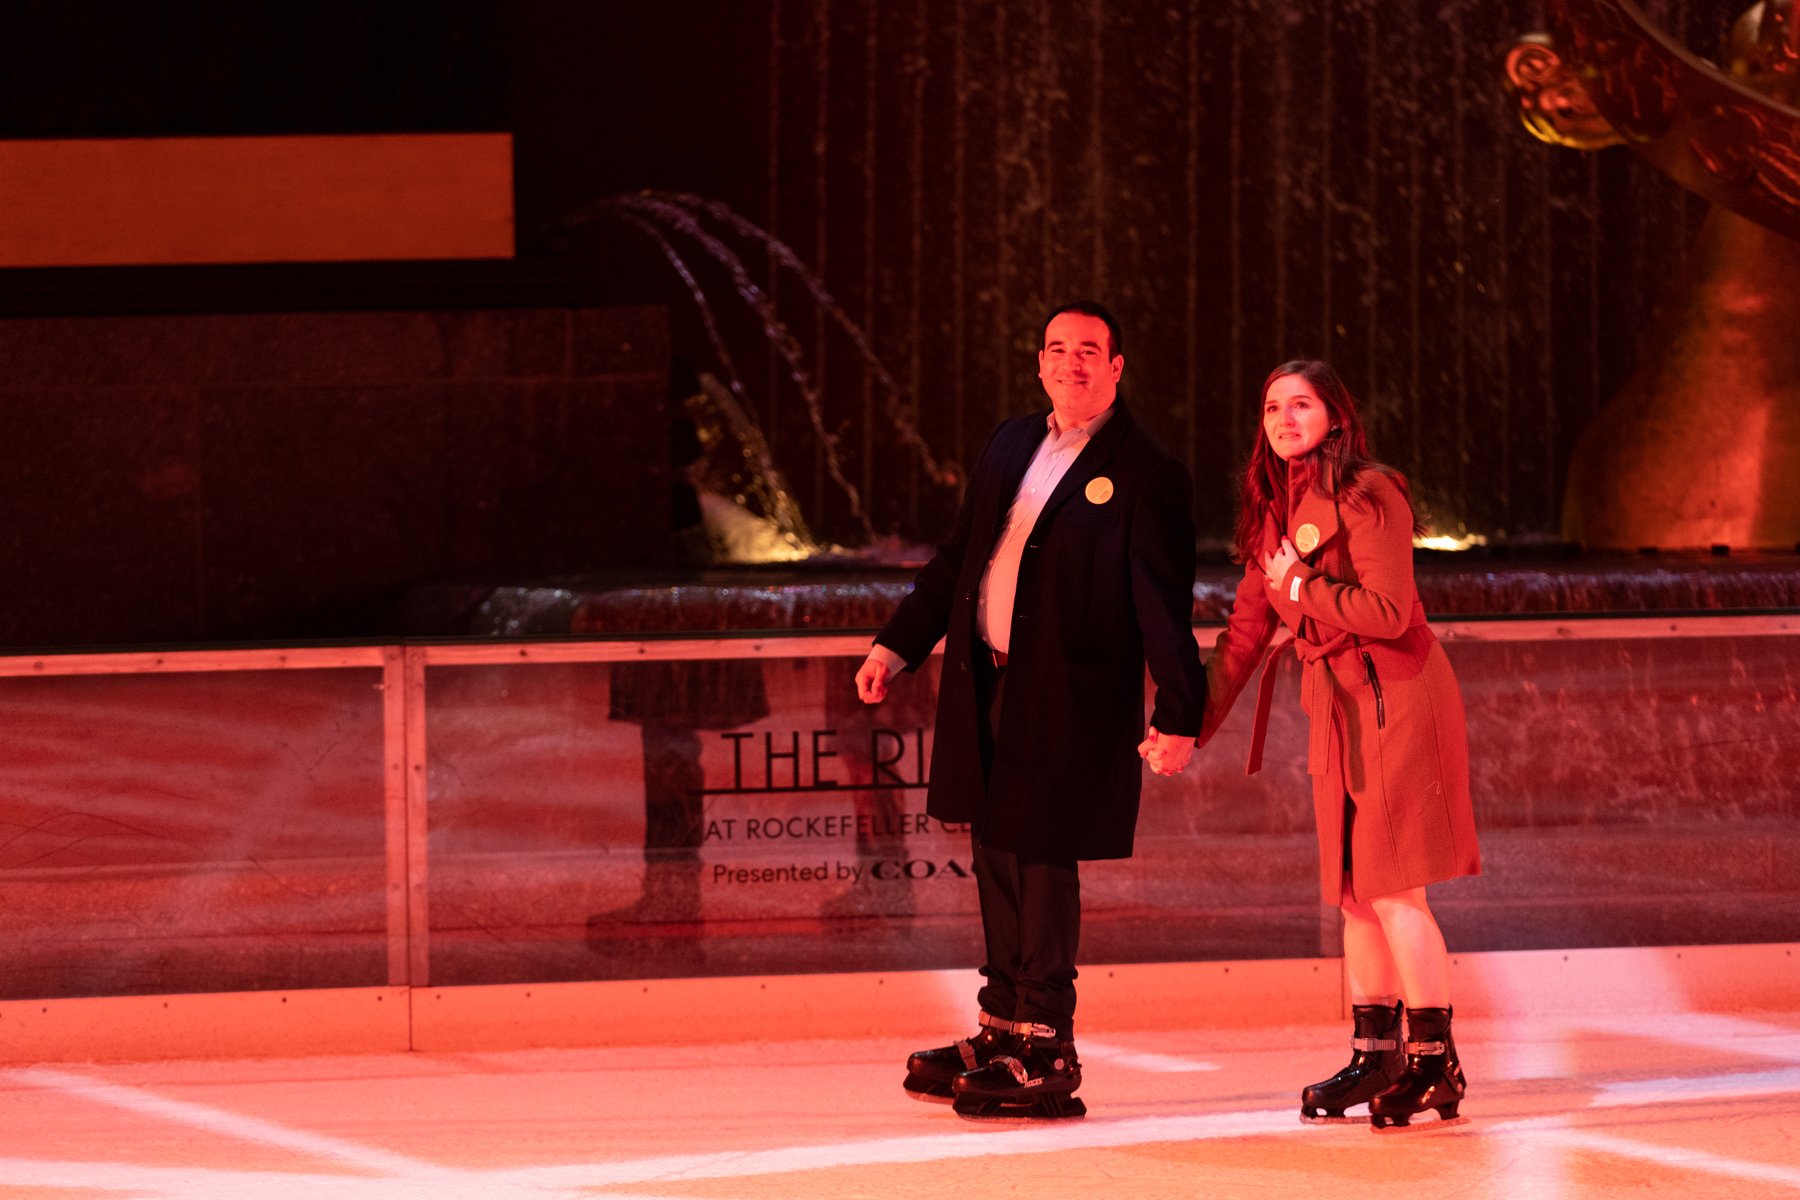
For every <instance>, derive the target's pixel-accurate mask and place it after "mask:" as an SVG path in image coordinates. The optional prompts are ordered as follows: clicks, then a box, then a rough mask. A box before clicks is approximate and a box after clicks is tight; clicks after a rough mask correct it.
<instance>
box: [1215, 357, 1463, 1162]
mask: <svg viewBox="0 0 1800 1200" xmlns="http://www.w3.org/2000/svg"><path fill="white" fill-rule="evenodd" d="M1262 433H1263V436H1261V437H1260V438H1258V439H1257V441H1256V446H1255V449H1254V450H1253V451H1252V452H1251V455H1250V463H1249V467H1248V468H1247V470H1246V471H1245V473H1244V490H1243V508H1242V511H1241V512H1240V513H1239V514H1238V524H1237V538H1236V543H1235V548H1236V553H1237V556H1238V557H1239V558H1240V559H1241V560H1242V561H1243V563H1244V568H1245V569H1244V579H1243V582H1242V583H1240V584H1239V585H1238V589H1237V597H1236V600H1235V601H1234V603H1233V604H1232V610H1231V618H1230V621H1229V623H1228V624H1227V626H1226V629H1225V631H1224V632H1223V633H1222V634H1220V635H1219V640H1218V643H1217V645H1216V646H1215V647H1214V649H1213V654H1212V657H1211V659H1210V660H1209V661H1208V663H1207V674H1208V683H1209V684H1210V693H1209V698H1208V702H1207V713H1206V723H1205V726H1204V728H1203V729H1202V731H1201V734H1200V743H1201V744H1202V745H1204V744H1205V742H1206V740H1207V739H1208V738H1209V737H1211V736H1212V734H1213V732H1214V731H1215V730H1216V729H1217V728H1218V725H1219V723H1220V722H1221V721H1222V720H1223V719H1224V717H1225V714H1226V712H1227V711H1229V710H1230V708H1231V704H1232V701H1234V700H1235V699H1236V698H1237V695H1238V693H1239V692H1240V691H1242V690H1243V688H1244V685H1245V684H1246V683H1247V682H1248V681H1249V679H1250V677H1251V676H1252V675H1253V674H1255V672H1256V666H1257V662H1258V660H1259V659H1261V658H1262V657H1263V652H1264V650H1265V648H1267V647H1268V646H1269V644H1270V641H1271V639H1272V638H1273V637H1274V635H1275V633H1276V630H1277V629H1278V627H1280V626H1282V625H1285V626H1287V628H1288V629H1289V630H1291V631H1292V633H1293V646H1294V649H1295V650H1296V651H1297V652H1298V654H1299V656H1300V661H1301V663H1302V664H1303V666H1302V674H1301V703H1302V706H1303V707H1304V708H1305V710H1306V713H1307V716H1308V717H1309V718H1310V730H1311V732H1310V736H1309V738H1308V748H1307V771H1308V773H1309V774H1311V776H1312V780H1313V810H1314V815H1315V816H1316V818H1317V820H1318V830H1319V866H1320V885H1321V888H1322V890H1323V892H1324V896H1325V899H1326V901H1327V902H1328V903H1332V904H1336V905H1338V906H1339V908H1340V909H1342V911H1343V914H1344V965H1345V970H1346V973H1347V975H1348V977H1349V985H1350V995H1351V1001H1352V1004H1353V1007H1354V1022H1355V1029H1354V1033H1353V1036H1352V1039H1351V1043H1350V1044H1351V1047H1352V1056H1351V1059H1350V1063H1349V1065H1348V1066H1346V1067H1345V1068H1344V1069H1343V1070H1341V1071H1339V1072H1338V1073H1337V1074H1336V1075H1334V1076H1332V1077H1331V1078H1330V1079H1327V1080H1325V1081H1324V1082H1322V1083H1315V1084H1313V1085H1312V1086H1311V1087H1308V1088H1306V1089H1305V1090H1304V1091H1303V1092H1302V1093H1301V1103H1300V1114H1301V1119H1302V1120H1304V1121H1308V1122H1325V1121H1332V1122H1337V1121H1347V1120H1352V1119H1353V1118H1347V1117H1345V1115H1344V1110H1345V1109H1346V1108H1348V1107H1350V1106H1351V1105H1355V1104H1362V1103H1365V1102H1366V1103H1368V1105H1369V1114H1370V1121H1371V1123H1372V1124H1373V1125H1374V1127H1375V1128H1376V1129H1378V1130H1386V1129H1402V1128H1406V1127H1408V1126H1409V1124H1410V1122H1411V1119H1412V1117H1413V1116H1414V1115H1416V1114H1418V1113H1422V1112H1426V1111H1429V1110H1436V1112H1437V1113H1438V1119H1439V1120H1441V1121H1453V1120H1457V1119H1458V1118H1457V1105H1458V1104H1459V1103H1460V1102H1461V1100H1462V1096H1463V1091H1464V1087H1465V1085H1464V1079H1463V1072H1462V1067H1461V1065H1460V1063H1459V1062H1458V1059H1457V1054H1456V1043H1455V1042H1454V1041H1452V1040H1451V1035H1450V1016H1451V1009H1450V979H1449V975H1450V963H1449V956H1448V954H1447V953H1446V951H1445V948H1444V937H1443V934H1442V933H1440V932H1439V931H1438V926H1437V920H1436V918H1434V917H1433V916H1432V913H1431V908H1430V906H1429V905H1428V904H1427V903H1426V901H1425V885H1426V884H1428V883H1432V882H1435V881H1437V880H1440V879H1450V878H1453V877H1455V876H1458V875H1476V874H1479V873H1480V871H1481V856H1480V851H1479V850H1478V848H1477V846H1476V843H1475V818H1474V812H1473V809H1472V806H1471V804H1470V801H1469V781H1468V776H1469V769H1468V743H1467V737H1466V735H1465V732H1464V727H1463V707H1462V697H1461V696H1460V694H1459V693H1458V691H1457V687H1456V677H1455V676H1454V675H1453V674H1452V673H1451V671H1450V663H1449V660H1448V659H1446V658H1445V657H1444V651H1443V649H1442V647H1440V646H1439V645H1438V643H1437V638H1436V637H1434V636H1433V635H1432V632H1431V630H1430V628H1429V627H1428V626H1427V625H1426V624H1425V611H1424V609H1423V608H1422V607H1420V605H1419V600H1418V594H1417V591H1416V589H1415V588H1414V585H1413V571H1412V535H1413V534H1414V532H1416V531H1417V529H1418V526H1417V524H1416V518H1415V517H1414V515H1413V511H1412V505H1411V502H1410V499H1409V497H1408V493H1407V486H1406V480H1405V478H1404V477H1403V476H1401V475H1400V474H1399V473H1398V472H1396V471H1393V470H1391V469H1390V468H1388V467H1385V466H1382V465H1381V464H1380V463H1376V462H1373V461H1371V460H1370V459H1369V457H1368V443H1367V439H1366V438H1365V436H1364V434H1363V428H1362V422H1361V421H1360V420H1359V419H1358V417H1357V414H1356V401H1355V399H1354V398H1353V397H1352V396H1351V395H1350V392H1349V390H1348V389H1346V388H1345V387H1344V385H1343V382H1342V381H1341V380H1339V379H1338V377H1337V373H1336V372H1335V371H1333V370H1332V369H1331V367H1330V366H1329V365H1327V364H1325V363H1323V362H1318V361H1312V360H1302V361H1296V362H1290V363H1285V364H1283V365H1282V366H1279V367H1277V368H1276V369H1275V371H1274V372H1273V373H1272V374H1271V375H1270V376H1269V378H1268V379H1267V380H1266V381H1265V382H1264V383H1263V393H1262ZM1282 645H1286V642H1285V641H1284V642H1283V643H1282ZM1270 657H1271V658H1272V657H1273V654H1272V653H1271V655H1270ZM1274 674H1275V672H1274V671H1273V670H1272V669H1265V670H1264V671H1263V677H1262V684H1261V686H1260V687H1259V688H1258V699H1257V711H1256V725H1255V731H1254V733H1253V735H1252V738H1251V750H1250V758H1251V761H1250V768H1249V769H1250V770H1251V771H1252V772H1254V771H1255V770H1256V769H1257V768H1258V767H1259V766H1260V765H1261V756H1262V743H1263V733H1264V729H1265V726H1266V723H1267V720H1268V711H1269V699H1270V694H1271V690H1272V688H1271V685H1272V682H1273V677H1274ZM1402 1016H1405V1017H1406V1019H1407V1039H1406V1042H1405V1049H1404V1052H1402V1049H1401V1044H1400V1040H1399V1039H1400V1022H1401V1019H1402Z"/></svg>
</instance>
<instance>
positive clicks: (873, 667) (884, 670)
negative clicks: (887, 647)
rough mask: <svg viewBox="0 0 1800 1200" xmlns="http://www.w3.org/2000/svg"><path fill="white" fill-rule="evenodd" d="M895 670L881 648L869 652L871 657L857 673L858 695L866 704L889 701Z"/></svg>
mask: <svg viewBox="0 0 1800 1200" xmlns="http://www.w3.org/2000/svg"><path fill="white" fill-rule="evenodd" d="M893 674H894V669H893V667H891V666H890V665H889V664H888V660H887V657H886V656H885V654H884V653H883V651H882V649H881V647H880V646H877V647H875V648H874V649H873V650H870V651H869V657H867V658H865V659H864V660H863V665H862V666H861V667H858V668H857V671H856V695H857V698H858V699H859V700H861V701H862V702H863V703H864V704H880V703H881V702H882V701H883V700H886V699H887V694H888V680H889V679H890V678H892V677H893Z"/></svg>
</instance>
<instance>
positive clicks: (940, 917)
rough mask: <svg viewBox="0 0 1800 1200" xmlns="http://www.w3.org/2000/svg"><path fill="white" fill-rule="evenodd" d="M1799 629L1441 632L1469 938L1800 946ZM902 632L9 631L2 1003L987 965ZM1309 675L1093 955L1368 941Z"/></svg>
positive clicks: (1165, 822)
mask: <svg viewBox="0 0 1800 1200" xmlns="http://www.w3.org/2000/svg"><path fill="white" fill-rule="evenodd" d="M1793 621H1794V619H1793V618H1789V617H1767V618H1763V617H1754V616H1720V617H1701V618H1681V619H1679V620H1674V621H1670V620H1661V619H1651V618H1633V619H1624V618H1618V619H1603V620H1593V621H1561V622H1559V621H1557V620H1553V619H1531V620H1520V621H1490V622H1484V621H1455V622H1445V623H1442V624H1440V625H1439V626H1438V628H1439V631H1440V635H1441V636H1442V637H1443V638H1444V641H1445V647H1446V651H1447V653H1448V654H1449V656H1450V659H1451V662H1452V664H1453V665H1454V667H1455V669H1456V671H1457V673H1458V676H1459V679H1460V681H1461V685H1462V691H1463V695H1464V699H1465V702H1466V705H1467V709H1468V728H1469V739H1470V747H1471V757H1472V762H1473V778H1472V783H1473V790H1474V794H1475V802H1476V806H1477V816H1478V821H1479V824H1480V827H1481V837H1482V850H1483V855H1484V860H1485V865H1486V868H1487V873H1486V874H1485V875H1483V876H1480V877H1478V878H1471V879H1461V880H1453V881H1450V882H1447V883H1444V884H1441V885H1438V886H1436V887H1434V888H1433V890H1432V902H1433V906H1434V908H1435V909H1436V911H1437V912H1438V914H1439V916H1440V919H1441V921H1442V924H1443V926H1444V930H1445V933H1446V936H1447V938H1448V940H1449V942H1450V945H1451V947H1452V949H1453V951H1480V950H1501V949H1526V948H1555V947H1577V946H1602V945H1656V944H1663V945H1670V944H1675V945H1679V944H1684V943H1706V942H1754V941H1788V940H1800V784H1796V782H1795V773H1794V771H1793V769H1792V766H1791V762H1790V760H1791V759H1792V758H1793V756H1794V751H1795V746H1796V743H1797V742H1800V732H1797V731H1800V633H1796V632H1795V630H1794V629H1793V628H1790V625H1791V624H1792V623H1793ZM1211 637H1212V632H1211V631H1207V630H1202V631H1201V640H1202V643H1203V644H1206V643H1210V641H1211ZM865 644H866V643H865V642H864V640H863V639H862V638H859V637H855V636H850V635H842V634H818V635H783V636H781V637H778V638H776V637H771V638H769V639H764V640H757V639H753V638H744V639H736V638H693V639H684V640H674V641H664V642H625V641H600V640H596V641H587V642H577V643H518V644H505V645H496V644H474V645H445V646H435V645H434V646H411V647H406V648H404V649H401V648H385V649H370V650H368V651H366V653H367V654H369V655H373V656H374V658H375V664H376V665H368V664H363V665H345V664H342V663H340V664H337V665H336V666H335V667H334V668H333V669H329V670H327V669H317V670H314V669H297V668H295V667H294V666H293V665H292V664H289V665H288V669H284V670H261V669H244V665H243V663H241V662H238V661H237V660H235V659H232V658H231V655H232V654H233V653H236V652H219V653H218V654H216V655H212V656H211V657H212V658H215V659H218V660H219V661H220V662H221V663H225V662H227V660H230V662H231V663H235V664H236V665H224V666H219V667H216V668H214V669H211V670H200V669H196V670H191V671H189V670H182V671H168V670H163V671H161V672H160V673H147V674H146V673H131V672H133V671H135V670H137V668H135V667H133V666H132V665H131V664H130V662H129V661H128V659H129V656H120V664H121V665H118V666H116V667H114V666H111V665H109V664H110V659H109V656H90V659H89V663H88V667H87V668H86V669H85V670H84V672H83V673H79V674H64V675H61V676H57V677H42V676H39V675H36V674H33V673H32V672H33V670H34V668H33V666H32V664H31V663H30V662H28V661H26V662H23V663H22V662H21V660H17V659H13V660H0V719H3V720H4V722H5V725H4V728H5V730H6V734H5V736H4V742H3V743H0V745H3V746H4V754H3V755H0V954H3V955H4V958H3V959H0V961H3V962H5V964H6V968H5V970H4V971H0V998H9V999H18V998H27V997H33V998H35V997H50V996H85V995H119V994H139V993H152V992H168V991H218V990H252V989H267V988H298V987H332V986H368V985H379V984H387V983H408V982H410V983H413V984H415V985H424V984H435V985H454V984H477V983H499V982H535V981H554V980H581V979H620V978H640V977H642V978H650V977H657V976H671V975H709V974H765V973H784V972H810V971H865V970H895V969H910V968H945V967H968V966H974V965H976V964H977V963H978V961H979V959H980V953H981V947H980V930H979V922H978V919H977V916H976V899H975V889H974V884H973V881H972V879H971V878H970V877H969V835H968V831H967V830H966V829H964V828H961V827H958V826H946V825H943V824H942V823H940V822H937V821H933V820H931V819H929V818H928V817H927V816H926V814H925V789H924V786H923V785H924V783H925V779H926V771H927V766H928V763H929V760H930V751H931V725H932V717H933V707H934V703H935V689H936V683H937V672H938V670H939V662H938V660H936V659H933V660H932V661H931V662H930V663H929V664H928V665H927V666H926V668H925V669H924V670H923V671H921V672H920V673H918V674H917V675H907V676H903V677H902V678H901V679H900V680H898V681H897V683H896V686H895V688H894V691H893V694H892V695H891V697H890V699H889V700H888V702H887V703H885V704H883V705H881V706H878V707H874V708H870V707H865V706H863V705H861V704H859V703H858V702H857V701H856V699H855V696H854V691H853V687H852V683H851V679H852V676H853V674H854V672H855V668H856V666H857V664H858V662H859V661H860V659H861V656H862V647H863V646H864V645H865ZM295 653H305V652H295ZM402 660H404V663H405V664H407V665H405V666H404V667H402V666H401V663H402ZM383 661H386V662H388V663H389V664H390V667H391V668H392V669H388V670H386V671H385V673H384V669H383V668H382V667H381V666H380V665H379V664H380V663H381V662H383ZM109 670H118V671H121V672H126V673H121V674H108V673H107V672H108V671H109ZM1275 670H1277V671H1278V672H1279V678H1278V681H1277V687H1276V703H1275V706H1274V712H1273V718H1272V721H1271V726H1270V730H1269V738H1268V744H1267V748H1266V752H1265V756H1264V761H1265V765H1264V768H1263V770H1262V771H1261V772H1260V773H1259V774H1257V775H1255V776H1246V775H1245V774H1244V773H1243V762H1244V757H1245V752H1246V749H1247V743H1248V738H1249V724H1250V720H1249V717H1250V713H1249V704H1250V697H1249V696H1246V697H1245V698H1244V700H1243V702H1242V704H1241V705H1240V708H1239V711H1237V712H1234V713H1233V714H1232V716H1231V718H1230V720H1229V721H1228V722H1227V723H1226V724H1225V726H1224V727H1223V728H1222V729H1221V731H1220V732H1219V735H1218V736H1217V738H1215V739H1214V741H1213V742H1212V744H1211V745H1209V746H1208V747H1207V749H1206V750H1204V751H1202V752H1201V753H1199V754H1198V755H1196V757H1195V760H1194V763H1193V764H1192V765H1191V766H1190V767H1189V769H1188V771H1187V773H1186V774H1185V775H1183V776H1181V777H1179V778H1176V779H1163V778H1160V777H1156V776H1147V777H1146V779H1145V782H1144V795H1143V805H1142V815H1141V818H1140V821H1139V836H1138V844H1137V853H1136V855H1135V856H1134V857H1133V858H1131V859H1129V860H1123V861H1114V862H1100V863H1090V864H1086V865H1084V867H1083V870H1082V881H1083V893H1084V907H1085V911H1086V917H1085V922H1084V927H1083V938H1082V943H1083V945H1082V958H1083V961H1086V962H1131V961H1157V960H1205V959H1243V958H1259V957H1282V958H1291V957H1309V956H1318V955H1326V956H1334V955H1336V954H1337V952H1338V934H1337V917H1336V913H1335V912H1334V911H1333V910H1330V909H1325V908H1322V907H1321V906H1320V904H1319V901H1318V891H1317V882H1316V876H1315V873H1316V861H1317V858H1316V855H1317V850H1316V845H1315V840H1314V834H1313V828H1312V800H1311V789H1310V780H1309V778H1308V777H1307V775H1306V774H1305V770H1304V761H1303V760H1304V746H1305V728H1304V724H1303V721H1304V718H1303V717H1302V716H1301V713H1300V708H1299V703H1298V695H1297V692H1298V687H1297V680H1298V666H1297V663H1296V662H1295V661H1294V659H1293V658H1292V656H1286V655H1284V656H1281V657H1280V658H1279V659H1278V661H1277V663H1276V666H1275ZM384 679H386V680H388V681H389V686H390V690H389V691H387V692H385V693H384V691H383V690H382V686H381V685H382V683H383V680H384ZM402 681H404V682H405V686H404V687H402V686H401V683H402ZM403 751H404V756H403ZM403 781H404V782H403Z"/></svg>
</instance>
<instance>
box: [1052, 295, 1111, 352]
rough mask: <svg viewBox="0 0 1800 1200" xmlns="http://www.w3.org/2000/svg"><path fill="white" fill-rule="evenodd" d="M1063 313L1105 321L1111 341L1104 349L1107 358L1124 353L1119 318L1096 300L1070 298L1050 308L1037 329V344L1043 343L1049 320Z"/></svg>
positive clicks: (1107, 334) (1108, 337)
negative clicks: (1070, 299) (1067, 301)
mask: <svg viewBox="0 0 1800 1200" xmlns="http://www.w3.org/2000/svg"><path fill="white" fill-rule="evenodd" d="M1064 313H1080V314H1081V315H1082V316H1084V317H1098V318H1099V319H1100V320H1102V321H1104V322H1106V337H1107V340H1108V341H1110V342H1111V343H1112V345H1111V346H1110V347H1108V349H1107V351H1106V357H1107V358H1109V359H1110V358H1117V357H1119V355H1121V354H1123V353H1125V335H1124V334H1123V333H1120V332H1119V318H1117V317H1115V316H1113V315H1112V313H1110V312H1108V311H1107V308H1106V305H1104V304H1102V303H1100V302H1099V301H1098V300H1072V301H1070V302H1069V303H1067V304H1064V305H1060V306H1058V307H1057V308H1054V309H1051V310H1050V315H1049V316H1047V317H1045V318H1044V327H1043V328H1042V329H1040V330H1038V345H1039V346H1042V345H1043V344H1044V335H1045V334H1047V333H1049V332H1050V322H1052V321H1054V320H1056V318H1058V317H1060V316H1062V315H1063V314H1064Z"/></svg>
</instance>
